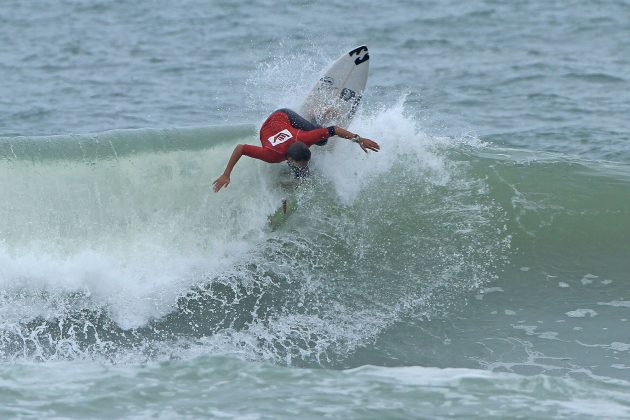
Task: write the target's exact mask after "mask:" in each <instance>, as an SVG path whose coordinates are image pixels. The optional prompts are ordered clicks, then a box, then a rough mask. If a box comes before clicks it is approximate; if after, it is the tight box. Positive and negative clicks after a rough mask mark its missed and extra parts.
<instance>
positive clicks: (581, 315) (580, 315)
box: [566, 309, 597, 318]
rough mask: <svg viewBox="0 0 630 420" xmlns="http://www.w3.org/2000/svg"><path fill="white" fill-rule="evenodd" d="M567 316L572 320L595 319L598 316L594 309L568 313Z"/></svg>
mask: <svg viewBox="0 0 630 420" xmlns="http://www.w3.org/2000/svg"><path fill="white" fill-rule="evenodd" d="M566 316H568V317H571V318H587V317H588V318H593V317H596V316H597V312H595V311H594V310H592V309H576V310H574V311H569V312H567V313H566Z"/></svg>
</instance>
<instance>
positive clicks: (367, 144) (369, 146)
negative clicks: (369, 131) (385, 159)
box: [359, 139, 381, 153]
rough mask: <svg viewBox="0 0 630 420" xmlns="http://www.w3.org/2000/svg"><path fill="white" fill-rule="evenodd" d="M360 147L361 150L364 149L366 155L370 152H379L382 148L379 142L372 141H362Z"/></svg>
mask: <svg viewBox="0 0 630 420" xmlns="http://www.w3.org/2000/svg"><path fill="white" fill-rule="evenodd" d="M359 146H361V149H363V151H364V152H365V153H367V152H368V150H372V151H373V152H378V151H379V150H380V149H381V146H379V145H378V143H377V142H375V141H372V140H370V139H361V141H360V142H359Z"/></svg>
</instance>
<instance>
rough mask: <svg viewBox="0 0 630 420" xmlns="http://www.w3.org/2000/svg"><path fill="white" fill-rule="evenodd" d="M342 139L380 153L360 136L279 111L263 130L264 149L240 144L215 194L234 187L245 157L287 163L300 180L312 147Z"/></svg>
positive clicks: (216, 185)
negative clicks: (237, 169) (233, 179)
mask: <svg viewBox="0 0 630 420" xmlns="http://www.w3.org/2000/svg"><path fill="white" fill-rule="evenodd" d="M332 136H339V137H342V138H344V139H348V140H352V141H353V142H355V143H357V144H358V145H359V146H360V147H361V149H363V151H364V152H365V153H367V152H368V150H372V151H374V152H378V151H379V149H380V146H379V145H378V143H376V142H375V141H372V140H370V139H366V138H362V137H360V136H359V135H358V134H353V133H351V132H350V131H348V130H346V129H344V128H341V127H337V126H330V127H321V126H319V125H316V124H313V123H311V122H310V121H308V120H307V119H305V118H304V117H302V116H300V115H299V114H298V113H297V112H295V111H292V110H290V109H286V108H284V109H279V110H277V111H275V112H274V113H272V114H271V115H270V116H269V117H268V118H267V120H266V121H265V122H264V123H263V125H262V127H260V142H261V143H262V147H259V146H252V145H250V144H239V145H237V146H236V147H235V148H234V151H233V152H232V156H231V157H230V160H229V161H228V164H227V167H226V168H225V171H224V172H223V174H222V175H221V176H220V177H218V178H217V179H216V180H215V181H214V182H213V183H212V185H213V189H214V192H218V191H219V190H220V189H221V188H223V187H227V186H228V185H229V184H230V174H231V173H232V169H234V166H235V165H236V162H238V160H239V159H240V158H241V156H243V155H245V156H249V157H252V158H255V159H260V160H262V161H265V162H268V163H279V162H283V161H285V160H286V161H287V163H288V164H289V167H290V168H291V169H292V170H293V174H294V175H295V177H296V178H300V177H304V176H306V175H308V173H309V171H308V162H309V161H310V159H311V151H310V150H309V147H311V146H312V145H314V144H317V145H318V146H323V145H325V144H326V143H327V142H328V138H330V137H332Z"/></svg>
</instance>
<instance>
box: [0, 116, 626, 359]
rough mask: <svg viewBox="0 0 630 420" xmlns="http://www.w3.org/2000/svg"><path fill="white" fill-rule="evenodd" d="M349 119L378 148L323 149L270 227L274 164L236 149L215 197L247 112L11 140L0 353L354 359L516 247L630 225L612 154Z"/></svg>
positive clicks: (466, 288)
mask: <svg viewBox="0 0 630 420" xmlns="http://www.w3.org/2000/svg"><path fill="white" fill-rule="evenodd" d="M354 125H355V127H353V129H355V130H356V131H359V132H361V133H362V134H363V135H365V136H367V137H370V138H374V139H378V140H379V141H380V142H381V143H382V146H383V149H382V152H380V153H379V154H370V155H364V154H362V153H360V151H358V149H357V148H356V145H353V144H350V143H349V142H342V141H339V142H336V143H335V144H332V145H330V146H328V147H325V148H321V149H319V148H318V149H316V150H314V153H313V164H312V169H313V172H314V174H315V176H314V177H313V179H312V180H311V181H310V182H308V183H307V184H305V185H304V186H303V187H302V188H301V189H300V190H299V193H298V202H299V207H300V210H299V211H298V212H296V213H295V214H294V215H293V216H292V217H291V218H290V219H289V220H288V221H287V223H286V224H285V225H284V226H283V227H282V228H281V229H279V230H278V231H277V232H271V230H270V229H269V228H268V226H267V216H268V215H269V214H271V213H272V212H273V210H275V208H276V207H277V205H278V204H279V202H280V199H281V198H282V196H283V194H284V192H283V188H282V185H281V184H282V183H283V182H285V181H286V180H287V179H286V177H288V175H287V173H285V172H284V170H283V166H282V165H266V164H263V163H259V162H257V161H253V160H243V161H242V162H239V165H238V166H237V168H236V170H235V172H234V174H233V176H232V183H231V185H230V187H229V188H228V189H227V190H225V191H222V192H221V193H219V194H214V193H211V192H210V191H209V187H210V184H211V181H212V180H213V179H214V178H215V177H216V176H217V175H218V174H219V173H220V172H221V171H222V169H223V166H224V165H225V162H226V159H227V157H228V156H229V153H230V152H231V149H232V147H233V145H234V144H235V143H237V142H248V143H253V142H256V137H255V136H256V134H255V132H254V130H253V128H252V127H253V126H236V127H218V128H217V127H203V128H193V129H169V130H138V131H117V132H107V133H99V134H96V135H90V136H56V137H46V138H38V139H37V138H31V139H25V138H9V139H7V138H5V139H2V142H1V144H2V145H3V146H2V155H1V156H2V160H1V161H0V162H1V163H0V182H2V184H3V186H6V188H3V190H2V193H1V194H2V196H1V197H0V200H2V202H3V203H4V205H3V207H2V217H1V218H0V220H2V225H1V226H0V232H1V235H2V242H1V244H0V290H1V294H0V319H2V321H1V323H0V343H2V345H1V346H0V349H2V350H1V357H3V358H4V359H16V358H18V359H21V358H26V359H37V360H51V359H76V358H103V359H106V360H112V361H121V360H128V359H137V358H140V359H143V360H144V359H146V358H151V359H152V358H158V359H160V358H172V357H184V356H183V355H184V354H185V353H186V351H187V349H190V348H197V346H201V347H202V348H203V349H205V350H204V351H206V352H209V353H212V354H238V355H240V356H242V357H244V358H246V359H254V360H267V361H271V362H274V363H281V364H287V365H304V366H313V365H317V366H321V365H324V366H332V367H335V366H343V365H352V364H353V362H352V357H353V354H354V353H355V352H356V351H357V349H359V348H363V347H366V346H370V344H371V343H372V342H374V340H375V339H376V338H377V337H380V336H382V335H386V334H387V332H388V330H389V329H390V328H392V326H394V325H396V324H397V323H400V322H404V321H405V320H406V319H414V320H422V319H431V318H432V317H441V316H445V315H448V314H450V313H453V312H454V311H456V310H458V308H461V307H462V306H463V305H465V303H466V300H467V298H468V297H469V296H470V295H471V294H472V293H473V292H474V291H476V290H478V289H479V288H480V287H482V286H483V285H484V284H486V283H488V282H490V281H492V280H493V279H496V278H497V276H498V275H499V273H500V272H501V270H502V267H504V266H505V264H506V263H507V262H508V261H509V259H510V256H511V253H512V252H513V250H512V246H513V244H517V245H518V247H524V248H527V246H529V245H531V244H532V243H533V241H535V240H536V238H540V237H541V236H544V235H562V237H563V238H565V242H566V244H563V245H567V246H569V245H571V244H573V245H575V237H576V235H578V236H579V235H581V233H580V234H576V233H575V231H570V232H568V233H567V232H565V230H566V229H567V224H568V225H569V226H570V227H571V226H575V227H576V226H579V227H580V228H581V230H580V232H589V231H590V232H593V231H596V230H597V229H604V230H605V231H606V232H605V233H606V235H608V236H607V237H608V238H609V239H610V241H611V243H614V242H615V241H617V240H622V236H623V235H624V234H627V232H628V231H629V230H630V229H628V222H627V220H628V217H627V216H628V208H629V207H628V197H626V196H625V195H623V194H621V192H622V191H624V190H623V188H625V182H626V181H627V177H628V168H627V167H625V166H623V165H617V166H615V165H613V164H607V163H605V162H587V161H580V160H571V159H568V158H563V157H559V156H554V155H551V154H542V153H533V152H526V151H518V150H507V149H498V148H495V147H492V146H489V145H486V144H484V143H483V142H481V141H479V140H478V139H475V138H446V137H436V136H431V135H429V134H427V133H426V132H425V131H424V130H423V128H422V127H420V126H419V125H418V124H417V123H416V121H415V120H414V119H413V117H412V116H409V115H407V114H406V112H405V110H404V108H403V107H402V105H396V106H393V107H391V108H389V109H384V110H381V111H378V112H374V113H371V114H370V113H364V114H361V115H358V117H357V119H356V120H355V122H354ZM559 221H560V222H561V223H559ZM610 221H612V222H615V223H616V228H608V227H607V223H608V222H610ZM604 222H606V223H604ZM589 223H590V225H589ZM571 224H574V225H571ZM545 225H547V226H552V229H551V231H549V230H545V229H543V228H541V226H545ZM584 235H585V238H586V236H588V234H587V233H584ZM532 238H533V239H532ZM528 244H529V245H528Z"/></svg>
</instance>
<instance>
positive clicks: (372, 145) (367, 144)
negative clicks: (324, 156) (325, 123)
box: [335, 126, 381, 153]
mask: <svg viewBox="0 0 630 420" xmlns="http://www.w3.org/2000/svg"><path fill="white" fill-rule="evenodd" d="M335 135H336V136H339V137H342V138H344V139H348V140H352V141H353V142H355V143H358V144H359V146H361V149H363V151H364V152H365V153H367V152H368V150H372V151H374V152H378V151H379V150H380V149H381V146H379V144H378V143H377V142H375V141H373V140H370V139H366V138H363V137H361V136H359V135H358V134H354V133H351V132H350V131H348V130H346V129H345V128H341V127H337V126H335Z"/></svg>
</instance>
